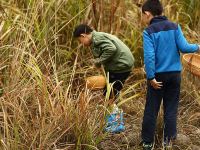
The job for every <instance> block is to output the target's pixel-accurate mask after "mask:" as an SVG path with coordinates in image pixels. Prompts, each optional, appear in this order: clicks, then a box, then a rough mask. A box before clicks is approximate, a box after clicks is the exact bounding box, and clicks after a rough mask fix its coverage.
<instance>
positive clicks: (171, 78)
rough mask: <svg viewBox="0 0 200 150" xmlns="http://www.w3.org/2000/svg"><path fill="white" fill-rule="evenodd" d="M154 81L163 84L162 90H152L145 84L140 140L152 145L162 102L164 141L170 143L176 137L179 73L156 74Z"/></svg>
mask: <svg viewBox="0 0 200 150" xmlns="http://www.w3.org/2000/svg"><path fill="white" fill-rule="evenodd" d="M156 80H157V81H159V82H163V87H162V89H159V90H156V89H154V88H153V87H152V86H151V85H150V83H149V82H148V83H147V84H148V85H147V97H146V105H145V110H144V117H143V123H142V139H143V141H144V142H147V143H152V142H153V141H154V134H155V128H156V119H157V115H158V112H159V109H160V104H161V102H162V100H163V108H164V141H165V142H167V141H170V140H172V139H175V138H176V135H177V129H176V126H177V109H178V102H179V95H180V83H181V73H180V72H170V73H160V74H156Z"/></svg>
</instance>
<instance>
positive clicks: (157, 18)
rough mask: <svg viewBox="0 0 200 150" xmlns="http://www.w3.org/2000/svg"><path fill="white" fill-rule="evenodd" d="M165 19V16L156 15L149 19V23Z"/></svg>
mask: <svg viewBox="0 0 200 150" xmlns="http://www.w3.org/2000/svg"><path fill="white" fill-rule="evenodd" d="M165 20H168V19H167V17H166V16H156V17H154V18H153V19H151V21H150V25H151V24H154V23H157V22H161V21H165Z"/></svg>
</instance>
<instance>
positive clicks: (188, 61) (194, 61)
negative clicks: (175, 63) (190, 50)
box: [183, 54, 200, 77]
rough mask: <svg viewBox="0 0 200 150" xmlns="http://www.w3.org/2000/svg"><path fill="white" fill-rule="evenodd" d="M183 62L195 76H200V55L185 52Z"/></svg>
mask: <svg viewBox="0 0 200 150" xmlns="http://www.w3.org/2000/svg"><path fill="white" fill-rule="evenodd" d="M183 64H184V66H185V68H186V69H187V70H189V71H190V72H191V73H192V74H194V75H195V76H198V77H200V55H197V54H185V55H183Z"/></svg>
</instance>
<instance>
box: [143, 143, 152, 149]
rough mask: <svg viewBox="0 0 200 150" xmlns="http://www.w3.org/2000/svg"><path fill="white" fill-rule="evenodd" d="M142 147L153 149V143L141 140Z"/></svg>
mask: <svg viewBox="0 0 200 150" xmlns="http://www.w3.org/2000/svg"><path fill="white" fill-rule="evenodd" d="M142 147H143V150H153V147H154V145H153V143H146V142H143V144H142Z"/></svg>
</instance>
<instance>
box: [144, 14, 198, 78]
mask: <svg viewBox="0 0 200 150" xmlns="http://www.w3.org/2000/svg"><path fill="white" fill-rule="evenodd" d="M143 47H144V63H145V70H146V74H147V79H149V80H151V79H153V78H154V77H155V74H156V73H165V72H177V71H181V70H182V65H181V60H180V52H182V53H193V52H196V51H197V50H198V45H196V44H189V43H188V42H187V40H186V39H185V37H184V35H183V32H182V30H181V27H180V26H179V25H177V24H175V23H172V22H170V21H169V20H168V19H167V18H166V17H165V16H159V17H154V18H153V19H152V20H151V22H150V25H149V26H148V27H147V28H146V29H145V30H144V32H143Z"/></svg>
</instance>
